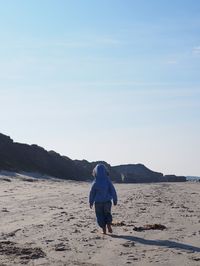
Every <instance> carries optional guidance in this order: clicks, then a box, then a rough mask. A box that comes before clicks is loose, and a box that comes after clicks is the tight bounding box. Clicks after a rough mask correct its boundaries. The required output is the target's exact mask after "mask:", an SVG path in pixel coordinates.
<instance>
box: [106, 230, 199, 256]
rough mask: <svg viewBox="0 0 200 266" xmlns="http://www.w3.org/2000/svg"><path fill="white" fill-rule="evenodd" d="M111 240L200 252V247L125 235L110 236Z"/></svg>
mask: <svg viewBox="0 0 200 266" xmlns="http://www.w3.org/2000/svg"><path fill="white" fill-rule="evenodd" d="M110 236H111V237H113V238H122V239H126V240H129V241H133V242H138V243H140V244H143V245H151V246H161V247H167V248H175V249H177V248H178V249H182V250H188V251H192V252H200V247H195V246H191V245H187V244H183V243H178V242H175V241H170V240H148V239H144V238H140V237H136V236H127V235H115V234H112V235H110Z"/></svg>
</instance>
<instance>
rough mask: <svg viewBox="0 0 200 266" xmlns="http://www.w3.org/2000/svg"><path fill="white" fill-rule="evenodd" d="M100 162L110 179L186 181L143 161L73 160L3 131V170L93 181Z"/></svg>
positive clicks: (0, 154)
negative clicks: (166, 174)
mask: <svg viewBox="0 0 200 266" xmlns="http://www.w3.org/2000/svg"><path fill="white" fill-rule="evenodd" d="M98 163H103V164H105V166H106V167H107V168H108V170H109V173H110V178H111V179H112V180H113V181H115V182H119V183H121V182H124V183H144V182H145V183H147V182H178V181H186V177H177V176H175V175H168V176H163V174H162V173H157V172H154V171H152V170H150V169H148V168H147V167H145V166H144V165H142V164H128V165H119V166H113V167H112V166H111V165H110V164H108V163H106V162H103V161H97V162H88V161H86V160H71V159H70V158H68V157H66V156H61V155H60V154H58V153H56V152H54V151H46V150H45V149H44V148H42V147H39V146H38V145H35V144H34V145H27V144H21V143H16V142H13V140H12V139H11V138H10V137H8V136H5V135H3V134H1V133H0V170H8V171H14V172H20V171H25V172H39V173H42V174H46V175H50V176H54V177H57V178H62V179H71V180H88V179H90V180H92V179H93V177H92V170H93V169H94V167H95V166H96V165H97V164H98Z"/></svg>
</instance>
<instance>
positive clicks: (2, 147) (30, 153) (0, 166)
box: [0, 134, 88, 180]
mask: <svg viewBox="0 0 200 266" xmlns="http://www.w3.org/2000/svg"><path fill="white" fill-rule="evenodd" d="M0 170H8V171H15V172H19V171H27V172H39V173H42V174H46V175H50V176H54V177H58V178H63V179H73V180H85V179H87V178H88V176H87V172H86V171H85V170H84V169H83V168H82V167H80V166H78V165H76V164H75V163H74V161H73V160H71V159H69V158H67V157H64V156H61V155H60V154H58V153H56V152H54V151H50V152H48V151H46V150H45V149H43V148H42V147H40V146H37V145H35V144H34V145H27V144H20V143H15V142H13V140H12V139H11V138H10V137H8V136H5V135H3V134H0Z"/></svg>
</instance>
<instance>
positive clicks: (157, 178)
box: [113, 164, 186, 183]
mask: <svg viewBox="0 0 200 266" xmlns="http://www.w3.org/2000/svg"><path fill="white" fill-rule="evenodd" d="M113 168H114V170H115V171H117V172H118V173H119V174H120V175H121V178H122V180H123V182H124V183H149V182H183V181H186V177H183V176H181V177H180V176H175V175H166V176H164V175H163V174H162V173H158V172H154V171H152V170H150V169H148V168H147V167H146V166H144V165H143V164H127V165H119V166H114V167H113Z"/></svg>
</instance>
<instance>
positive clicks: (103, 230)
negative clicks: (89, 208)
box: [102, 227, 106, 235]
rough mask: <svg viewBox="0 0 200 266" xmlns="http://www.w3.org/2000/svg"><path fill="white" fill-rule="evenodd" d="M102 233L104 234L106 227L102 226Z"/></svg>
mask: <svg viewBox="0 0 200 266" xmlns="http://www.w3.org/2000/svg"><path fill="white" fill-rule="evenodd" d="M102 234H104V235H106V227H103V229H102Z"/></svg>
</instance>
